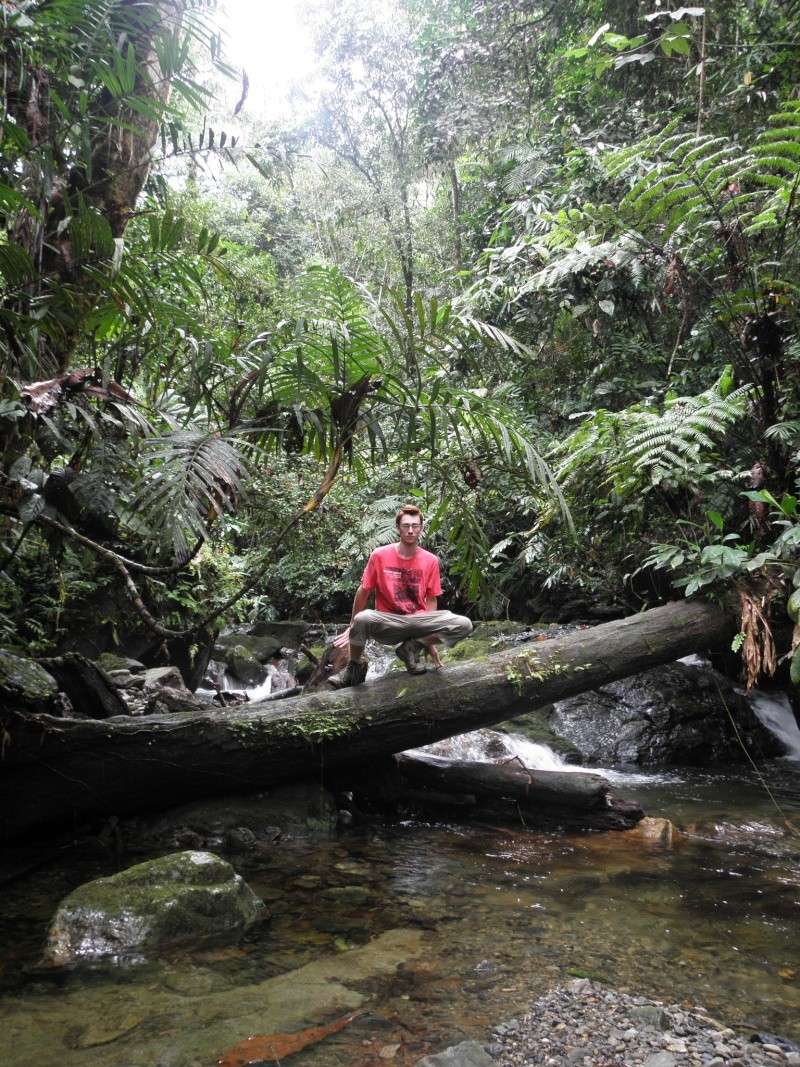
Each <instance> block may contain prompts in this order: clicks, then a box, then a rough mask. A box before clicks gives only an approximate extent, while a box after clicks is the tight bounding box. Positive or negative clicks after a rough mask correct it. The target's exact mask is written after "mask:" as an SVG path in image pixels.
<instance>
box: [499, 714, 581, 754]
mask: <svg viewBox="0 0 800 1067" xmlns="http://www.w3.org/2000/svg"><path fill="white" fill-rule="evenodd" d="M551 711H552V708H551V707H547V708H537V709H536V710H535V711H529V712H527V713H526V714H525V715H518V716H517V718H516V719H507V720H506V721H505V722H501V723H498V724H497V725H496V726H493V727H492V729H493V730H499V731H500V732H501V733H504V734H519V735H520V736H521V737H525V738H527V739H528V741H533V742H534V744H537V745H547V747H548V748H552V750H553V751H554V752H558V753H560V755H562V756H563V757H564V758H565V759H566V760H567V761H568V762H569V763H583V756H582V754H581V751H580V749H579V748H578V747H577V746H576V745H573V743H572V742H571V741H568V740H567V739H566V738H564V737H559V736H558V734H556V733H554V732H553V730H552V729H551V727H550V722H549V718H550V714H551Z"/></svg>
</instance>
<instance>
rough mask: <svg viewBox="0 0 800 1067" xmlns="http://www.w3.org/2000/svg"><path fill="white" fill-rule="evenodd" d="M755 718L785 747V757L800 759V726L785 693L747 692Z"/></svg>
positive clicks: (755, 690)
mask: <svg viewBox="0 0 800 1067" xmlns="http://www.w3.org/2000/svg"><path fill="white" fill-rule="evenodd" d="M748 700H749V701H750V706H751V707H752V709H753V712H754V713H755V716H756V718H757V719H758V720H759V721H760V722H761V723H762V724H763V725H764V726H766V728H767V729H768V730H769V731H770V733H773V734H775V736H776V737H777V738H778V740H779V741H781V742H782V744H783V745H784V746H785V747H786V758H787V759H791V760H798V761H800V728H798V725H797V720H796V719H795V717H794V711H793V710H792V706H791V704H790V703H789V698H788V697H787V696H786V694H785V693H762V692H759V691H758V690H757V689H754V690H753V691H752V692H751V693H749V694H748Z"/></svg>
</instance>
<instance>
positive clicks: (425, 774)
mask: <svg viewBox="0 0 800 1067" xmlns="http://www.w3.org/2000/svg"><path fill="white" fill-rule="evenodd" d="M395 760H396V763H397V769H398V772H399V775H400V778H401V779H402V780H404V781H405V782H409V783H411V784H412V786H417V787H422V788H421V789H417V790H415V791H414V790H412V791H411V793H410V794H409V795H410V797H411V799H413V800H415V801H416V803H418V804H421V805H422V806H428V807H443V806H447V805H448V804H449V803H450V798H447V797H446V796H444V798H443V794H442V792H441V791H442V790H448V791H449V793H451V794H456V796H459V795H466V796H469V797H472V798H473V805H474V806H475V813H476V814H478V815H482V814H483V813H484V812H485V811H486V809H487V807H488V808H489V809H490V810H491V811H493V812H494V813H496V814H499V815H501V816H502V815H505V816H506V817H508V816H510V817H511V818H513V819H514V820H515V821H521V822H523V824H526V825H527V821H532V822H534V823H535V824H536V826H537V827H541V826H542V825H545V824H551V823H554V822H555V823H558V824H559V825H561V826H576V825H577V826H581V827H583V828H584V829H592V830H609V829H629V828H630V827H632V826H635V825H636V823H637V822H639V820H640V819H641V818H642V817H643V816H644V811H643V810H642V809H641V807H640V806H639V805H638V804H637V803H636V802H635V801H629V800H621V799H619V798H617V797H612V795H611V786H610V785H609V784H608V782H607V781H606V779H605V778H603V777H602V775H599V774H590V773H587V772H585V771H540V770H529V769H528V768H527V767H525V766H524V764H522V763H521V761H520V760H519V759H517V758H515V759H512V760H504V761H501V762H495V763H476V762H473V761H471V760H452V759H445V758H444V757H442V756H432V755H429V754H427V753H423V752H413V753H410V752H405V753H401V754H400V755H398V756H396V757H395ZM426 794H427V795H426Z"/></svg>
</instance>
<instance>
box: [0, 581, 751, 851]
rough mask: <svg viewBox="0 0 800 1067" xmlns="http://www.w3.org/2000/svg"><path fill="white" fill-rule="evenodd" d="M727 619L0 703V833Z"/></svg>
mask: <svg viewBox="0 0 800 1067" xmlns="http://www.w3.org/2000/svg"><path fill="white" fill-rule="evenodd" d="M735 632H736V623H735V621H734V620H733V618H732V617H731V616H728V615H727V614H726V613H725V612H724V611H723V610H722V609H721V608H719V607H717V606H714V605H711V604H704V603H700V602H687V601H682V602H676V603H672V604H667V605H665V606H664V607H660V608H655V609H653V610H652V611H646V612H643V613H642V614H641V615H636V616H633V617H632V618H628V619H622V620H618V621H614V622H609V623H604V624H602V625H600V626H596V627H594V628H593V629H591V630H583V631H580V632H578V633H575V634H571V635H569V636H567V637H562V638H558V639H555V640H552V641H544V642H541V643H538V642H536V643H532V644H530V645H527V646H524V647H521V648H517V649H511V650H507V651H504V652H498V653H495V654H492V655H489V656H487V657H486V658H485V659H478V660H472V661H470V662H468V663H465V664H463V665H460V666H448V667H446V668H445V669H444V670H443V671H441V672H435V673H433V672H432V673H428V674H425V675H422V676H418V677H414V676H410V675H407V674H398V675H391V676H389V677H386V678H383V679H381V680H380V681H377V682H374V683H371V684H368V685H363V686H358V687H356V688H354V689H346V690H340V691H327V692H326V691H321V692H316V693H313V694H311V695H304V696H299V697H295V698H293V699H289V700H283V701H279V702H278V704H277V705H276V704H270V703H264V704H250V705H242V706H238V707H235V708H231V709H228V710H225V711H216V710H215V711H208V712H196V711H192V712H187V713H173V714H170V715H161V716H148V717H147V718H138V719H122V718H114V719H111V720H108V719H106V720H104V721H92V720H62V719H58V718H55V717H52V716H48V715H23V714H22V713H20V712H16V711H15V710H14V709H11V710H6V711H4V712H3V713H2V719H1V720H0V731H2V730H3V728H4V731H5V733H4V735H3V734H2V733H0V736H4V738H5V740H4V743H3V759H2V763H0V768H2V769H1V770H0V806H2V810H3V812H4V813H5V815H6V817H5V818H4V820H3V827H2V831H0V832H1V833H2V836H3V837H5V838H7V839H12V838H15V837H19V836H20V835H22V834H25V833H27V832H30V831H32V830H34V829H36V828H40V827H45V826H48V825H55V824H58V823H61V824H62V825H63V824H64V823H68V822H69V821H70V820H76V819H80V818H84V817H87V816H108V815H112V814H113V815H125V814H130V813H132V812H136V811H143V810H146V809H148V808H150V809H153V808H165V807H168V806H169V805H170V804H175V803H179V802H182V801H187V800H190V799H193V798H197V797H203V796H209V795H213V794H225V793H233V792H246V791H249V790H257V789H263V788H269V787H271V786H274V785H277V784H279V783H281V782H287V781H291V780H293V779H299V778H308V777H313V776H319V777H321V778H323V779H324V777H325V774H326V772H327V771H328V770H332V769H337V770H338V769H359V768H365V767H368V766H369V765H370V764H371V763H373V762H374V761H375V760H376V759H378V758H379V757H383V756H387V755H391V754H393V753H397V752H402V751H404V750H405V749H408V748H413V747H417V746H420V745H425V744H429V743H430V742H433V741H438V740H441V739H443V738H446V737H452V736H453V735H455V734H460V733H464V732H466V731H469V730H474V729H476V728H477V727H479V726H490V725H492V724H493V723H497V722H502V721H503V720H505V719H508V718H511V717H513V716H515V715H520V714H523V713H525V712H527V711H530V710H532V709H533V708H536V707H540V706H543V705H546V704H550V703H552V702H553V701H555V700H562V699H564V698H566V697H569V696H574V695H575V694H576V693H580V692H583V691H585V690H587V689H594V688H596V687H597V686H600V685H604V684H606V683H607V682H611V681H614V680H615V679H618V678H624V677H627V676H629V675H631V674H636V673H638V672H639V671H643V670H646V669H648V668H649V667H655V666H657V665H659V664H661V663H667V662H670V661H672V660H675V659H677V658H679V657H680V656H685V655H687V654H689V653H693V652H695V653H698V652H708V651H720V650H722V649H724V648H726V647H727V646H728V645H729V644H730V640H731V638H732V636H733V634H734V633H735Z"/></svg>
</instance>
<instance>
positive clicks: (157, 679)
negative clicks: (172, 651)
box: [144, 667, 188, 692]
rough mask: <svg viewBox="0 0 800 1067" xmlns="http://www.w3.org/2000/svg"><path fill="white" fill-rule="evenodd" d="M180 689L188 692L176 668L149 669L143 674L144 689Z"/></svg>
mask: <svg viewBox="0 0 800 1067" xmlns="http://www.w3.org/2000/svg"><path fill="white" fill-rule="evenodd" d="M165 687H166V688H169V689H181V690H183V691H184V692H188V690H187V688H186V683H185V682H184V680H183V675H182V674H181V672H180V671H179V670H178V668H177V667H150V668H148V669H147V670H146V671H145V672H144V688H145V689H147V690H151V691H152V690H154V689H163V688H165Z"/></svg>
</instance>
